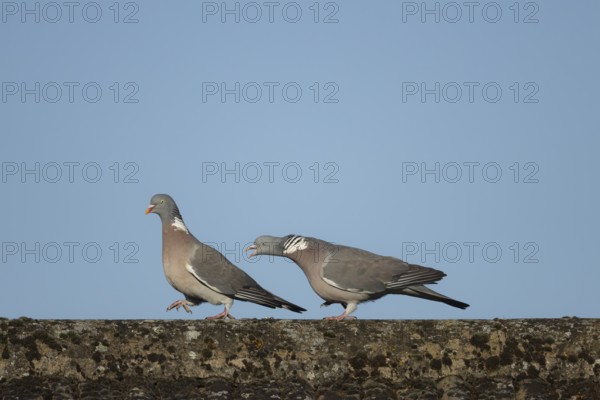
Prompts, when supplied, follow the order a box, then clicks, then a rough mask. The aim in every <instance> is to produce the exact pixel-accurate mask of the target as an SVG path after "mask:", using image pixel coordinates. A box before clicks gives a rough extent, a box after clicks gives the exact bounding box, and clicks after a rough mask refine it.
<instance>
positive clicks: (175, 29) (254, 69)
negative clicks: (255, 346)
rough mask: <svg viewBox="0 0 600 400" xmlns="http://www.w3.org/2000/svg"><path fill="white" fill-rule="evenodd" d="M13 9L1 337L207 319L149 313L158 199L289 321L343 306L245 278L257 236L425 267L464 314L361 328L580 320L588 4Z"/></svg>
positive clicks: (593, 188)
mask: <svg viewBox="0 0 600 400" xmlns="http://www.w3.org/2000/svg"><path fill="white" fill-rule="evenodd" d="M23 4H24V3H21V2H14V3H13V2H3V3H2V10H1V11H2V15H1V20H0V35H2V37H3V38H4V40H2V41H1V43H0V54H1V55H2V56H1V57H0V76H1V77H2V79H1V81H2V87H1V88H2V98H1V99H0V124H1V125H0V126H1V132H2V146H0V165H1V167H2V171H1V172H2V176H1V177H0V178H1V181H0V190H1V191H2V194H3V202H2V203H3V210H4V213H3V221H2V224H1V229H0V242H1V244H2V249H1V250H2V255H1V257H2V258H1V260H0V316H3V317H11V318H13V317H19V316H28V317H32V318H83V319H93V318H127V319H137V318H141V319H158V318H167V319H180V318H185V319H188V318H193V319H197V318H203V317H205V316H208V315H213V314H216V313H217V312H220V311H221V308H220V307H215V306H211V305H203V306H200V307H196V308H195V309H194V314H193V315H191V316H190V315H186V314H184V313H182V312H179V313H177V312H175V311H171V312H168V313H166V312H165V308H166V307H167V306H168V305H169V304H170V303H171V302H172V301H174V300H176V299H179V298H180V297H181V295H180V294H179V293H177V292H176V291H175V290H174V289H172V288H171V287H170V286H169V285H168V283H167V282H166V280H165V279H164V276H163V272H162V266H161V237H160V223H159V220H158V218H157V217H156V216H154V215H150V216H146V215H144V210H145V208H146V206H147V205H148V202H149V200H150V197H151V196H152V195H153V194H155V193H169V194H171V195H172V196H173V197H174V198H175V200H176V201H177V202H178V204H179V207H180V209H181V212H182V214H183V217H184V220H185V222H186V223H187V225H188V227H189V228H190V230H191V231H192V232H193V233H194V234H195V235H196V237H198V239H200V240H202V241H204V242H207V243H209V242H210V243H213V244H216V245H217V246H219V247H220V248H221V249H222V250H223V251H224V252H225V253H226V254H227V256H228V257H229V258H230V259H231V260H232V261H234V262H235V263H236V265H238V266H239V267H240V268H242V269H244V270H245V271H246V272H248V273H249V274H250V275H251V276H253V277H254V278H255V279H256V280H257V281H258V282H259V283H260V284H262V285H263V286H264V287H265V288H267V289H269V290H271V291H272V292H274V293H276V294H278V295H280V296H282V297H284V298H286V299H287V300H290V301H292V302H294V303H297V304H299V305H301V306H303V307H305V308H307V309H308V312H306V313H304V314H302V316H301V318H309V319H318V318H322V317H324V316H328V315H337V314H338V313H340V312H341V307H339V306H337V305H334V306H332V307H330V308H328V309H322V308H319V305H320V304H321V303H322V300H321V299H320V298H319V297H318V296H317V295H316V294H315V293H314V292H313V291H312V290H311V288H310V287H309V285H308V283H307V282H306V280H305V278H304V276H303V275H302V273H301V271H300V269H299V268H298V267H297V266H296V265H294V264H293V263H291V262H289V261H288V260H285V259H277V258H276V259H268V258H265V257H263V258H262V259H260V260H248V259H247V258H246V257H245V256H244V255H243V254H242V252H241V249H242V248H243V247H244V245H245V244H247V243H249V242H251V241H252V240H253V239H254V238H255V237H257V236H259V235H263V234H269V235H281V236H283V235H286V234H289V233H295V234H302V235H306V236H314V237H319V238H322V239H325V240H329V241H332V242H336V243H342V244H346V245H351V246H357V247H361V248H364V249H367V250H370V251H373V252H376V253H380V254H384V255H391V256H396V257H402V258H404V259H407V260H408V261H410V262H414V263H418V264H423V265H427V266H431V267H434V268H438V269H441V270H443V271H444V272H446V273H447V275H448V276H447V277H446V278H444V279H443V280H442V281H441V282H440V283H439V284H438V285H435V286H434V289H435V290H438V291H440V292H441V293H444V294H446V295H448V296H451V297H454V298H456V299H459V300H462V301H465V302H467V303H470V304H471V307H470V308H469V309H467V310H466V311H463V310H458V309H454V308H451V307H448V306H446V305H444V304H441V303H434V302H429V301H425V300H418V299H412V298H409V297H406V296H387V297H385V298H383V299H381V300H379V301H377V302H373V303H366V304H362V305H360V306H359V309H358V311H357V312H356V313H355V315H356V316H357V317H359V318H361V319H370V318H375V319H380V318H381V319H387V318H391V319H420V318H423V319H427V318H436V319H437V318H439V319H443V318H496V317H498V318H520V317H561V316H565V315H575V316H579V317H599V316H600V314H599V313H598V307H597V282H598V281H599V280H600V269H599V267H598V265H597V264H598V263H597V260H596V257H595V253H594V249H595V248H596V240H597V239H598V232H597V227H598V225H599V224H600V220H599V214H598V211H597V205H598V204H599V203H600V201H599V200H600V199H599V192H598V186H597V176H598V172H599V170H598V164H597V150H598V148H599V147H598V145H599V139H598V126H599V125H600V124H599V122H600V121H599V113H598V110H599V106H600V100H599V98H598V91H599V90H600V78H599V77H598V73H597V71H599V70H600V61H599V58H598V54H597V51H596V49H597V45H598V43H599V42H600V26H599V25H598V24H597V17H598V15H600V14H599V12H600V5H599V4H598V3H597V2H593V1H584V2H578V3H577V4H571V3H567V2H559V1H544V2H517V3H514V2H477V3H476V4H475V5H474V6H473V8H472V9H469V8H467V7H466V6H464V5H463V6H458V7H457V6H456V4H457V3H452V2H425V5H426V8H423V7H422V4H423V3H422V2H394V1H387V2H384V1H378V2H371V3H366V2H358V1H344V2H320V3H314V2H306V3H304V2H275V3H273V6H272V8H269V6H267V5H264V3H261V2H258V3H246V2H239V3H236V2H225V3H221V2H192V1H182V2H177V4H170V3H167V2H144V3H135V2H120V3H114V4H116V6H115V5H114V4H113V3H106V4H105V3H100V2H99V3H90V2H81V3H76V5H74V6H73V8H72V9H70V8H68V7H67V6H64V5H62V6H58V7H57V6H56V4H57V3H51V2H26V3H25V4H26V5H27V6H26V8H23ZM61 4H62V3H61ZM223 4H225V7H226V8H225V9H224V8H223ZM458 4H462V3H460V2H459V3H458ZM515 4H516V6H515ZM236 18H238V19H239V22H237V21H236ZM436 18H437V19H438V21H436ZM36 19H37V20H38V21H39V22H38V21H36ZM115 21H116V22H115ZM315 21H317V22H315ZM232 314H233V315H235V316H236V317H240V318H262V317H274V318H297V317H298V315H296V314H293V313H290V312H289V311H285V310H271V309H267V308H263V307H260V306H257V305H254V304H250V303H243V302H236V303H235V305H234V307H233V309H232Z"/></svg>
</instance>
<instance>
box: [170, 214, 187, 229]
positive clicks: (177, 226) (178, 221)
mask: <svg viewBox="0 0 600 400" xmlns="http://www.w3.org/2000/svg"><path fill="white" fill-rule="evenodd" d="M171 226H172V227H173V228H175V230H176V231H184V232H185V233H190V232H189V231H188V229H187V227H186V226H185V224H184V223H183V221H182V220H181V219H180V218H177V217H175V219H174V220H173V223H172V224H171Z"/></svg>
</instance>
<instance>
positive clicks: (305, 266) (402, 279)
mask: <svg viewBox="0 0 600 400" xmlns="http://www.w3.org/2000/svg"><path fill="white" fill-rule="evenodd" d="M248 249H249V250H255V252H254V253H253V254H251V255H252V256H256V255H263V254H264V255H273V256H281V257H287V258H290V259H291V260H293V261H294V262H295V263H296V264H297V265H298V266H299V267H300V268H301V269H302V271H303V272H304V274H305V275H306V277H307V279H308V281H309V283H310V285H311V287H312V288H313V290H314V291H315V292H316V293H317V294H318V295H319V296H320V297H321V298H323V300H325V303H323V305H330V304H333V303H339V304H341V305H342V306H343V307H344V308H345V310H344V313H343V314H342V315H340V316H338V317H330V318H331V319H344V318H350V317H349V315H350V314H351V313H352V312H353V311H355V310H356V308H357V306H358V304H359V303H361V302H364V301H371V300H376V299H379V298H381V297H383V296H385V295H386V294H404V295H407V296H413V297H419V298H422V299H427V300H433V301H439V302H442V303H446V304H448V305H451V306H453V307H458V308H462V309H465V308H467V307H469V305H468V304H466V303H463V302H461V301H458V300H454V299H451V298H450V297H447V296H444V295H442V294H440V293H437V292H435V291H433V290H431V289H429V288H427V287H425V286H423V285H427V284H433V283H436V282H437V281H439V280H440V279H442V278H443V277H444V276H446V274H445V273H443V272H442V271H439V270H436V269H433V268H429V267H423V266H421V265H416V264H409V263H407V262H405V261H403V260H400V259H398V258H395V257H387V256H381V255H378V254H375V253H371V252H369V251H366V250H362V249H358V248H355V247H348V246H342V245H336V244H333V243H330V242H326V241H324V240H319V239H315V238H311V237H304V236H299V235H288V236H285V237H274V236H260V237H258V238H257V239H256V240H255V241H254V244H253V245H252V246H250V247H249V248H248Z"/></svg>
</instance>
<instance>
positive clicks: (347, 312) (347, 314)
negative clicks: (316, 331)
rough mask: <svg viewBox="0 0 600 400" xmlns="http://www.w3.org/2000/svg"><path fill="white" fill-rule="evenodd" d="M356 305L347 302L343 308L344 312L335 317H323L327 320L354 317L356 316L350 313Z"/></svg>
mask: <svg viewBox="0 0 600 400" xmlns="http://www.w3.org/2000/svg"><path fill="white" fill-rule="evenodd" d="M356 306H357V305H356V304H355V303H348V304H347V305H346V309H345V310H344V312H343V313H342V314H341V315H338V316H337V317H326V318H323V319H326V320H329V321H331V320H334V321H342V320H344V319H356V317H354V316H351V315H350V314H352V313H353V312H354V311H355V310H356Z"/></svg>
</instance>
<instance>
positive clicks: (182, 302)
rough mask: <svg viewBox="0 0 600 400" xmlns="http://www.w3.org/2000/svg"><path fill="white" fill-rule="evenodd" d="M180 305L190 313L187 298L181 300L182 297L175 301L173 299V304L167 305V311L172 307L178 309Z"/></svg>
mask: <svg viewBox="0 0 600 400" xmlns="http://www.w3.org/2000/svg"><path fill="white" fill-rule="evenodd" d="M181 307H183V309H184V310H185V311H186V312H189V313H190V314H191V313H192V310H190V308H189V307H188V303H187V300H183V299H182V300H177V301H174V302H173V304H171V305H170V306H169V307H167V311H170V310H172V309H173V308H174V309H175V310H177V311H179V309H180V308H181Z"/></svg>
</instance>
